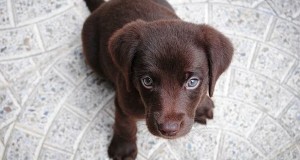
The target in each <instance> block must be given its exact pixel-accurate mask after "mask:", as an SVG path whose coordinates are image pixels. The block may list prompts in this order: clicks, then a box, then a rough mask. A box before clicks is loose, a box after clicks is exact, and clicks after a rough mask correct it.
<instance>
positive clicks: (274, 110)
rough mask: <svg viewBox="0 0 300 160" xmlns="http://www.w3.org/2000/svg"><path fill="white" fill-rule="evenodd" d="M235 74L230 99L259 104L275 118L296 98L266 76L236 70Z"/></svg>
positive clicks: (230, 89)
mask: <svg viewBox="0 0 300 160" xmlns="http://www.w3.org/2000/svg"><path fill="white" fill-rule="evenodd" d="M233 74H234V78H233V80H232V81H231V82H230V83H231V84H230V87H229V93H230V94H229V97H231V98H234V99H239V100H241V101H245V102H248V103H253V104H257V105H258V106H260V107H262V108H261V109H262V110H263V111H264V112H266V113H268V114H270V115H272V116H274V117H276V116H278V114H279V112H280V111H281V110H283V109H284V107H286V105H287V104H288V103H289V102H290V101H291V100H292V99H293V97H294V95H293V94H292V93H291V92H289V91H288V90H287V89H285V88H283V87H281V86H280V85H278V84H277V83H275V82H272V81H270V80H268V79H266V78H265V77H264V76H260V75H258V74H254V73H251V72H245V71H242V70H234V73H233Z"/></svg>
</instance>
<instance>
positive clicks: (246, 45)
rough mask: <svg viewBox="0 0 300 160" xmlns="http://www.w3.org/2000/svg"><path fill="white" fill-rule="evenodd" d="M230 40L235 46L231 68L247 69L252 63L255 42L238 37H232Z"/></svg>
mask: <svg viewBox="0 0 300 160" xmlns="http://www.w3.org/2000/svg"><path fill="white" fill-rule="evenodd" d="M230 40H231V42H232V43H233V46H234V55H233V59H232V62H231V66H236V67H241V68H247V67H248V66H249V65H250V63H251V58H252V56H253V50H254V47H255V41H254V40H250V39H246V38H240V37H237V36H230Z"/></svg>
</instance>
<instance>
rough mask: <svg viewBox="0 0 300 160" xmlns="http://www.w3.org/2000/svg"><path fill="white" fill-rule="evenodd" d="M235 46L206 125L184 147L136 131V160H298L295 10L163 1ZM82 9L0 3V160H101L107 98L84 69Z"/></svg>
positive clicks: (299, 71)
mask: <svg viewBox="0 0 300 160" xmlns="http://www.w3.org/2000/svg"><path fill="white" fill-rule="evenodd" d="M170 3H172V5H173V6H174V8H175V9H176V11H177V13H178V14H179V16H180V17H182V18H183V19H184V20H187V21H190V22H194V23H207V24H210V25H212V26H214V27H216V28H218V29H219V30H221V31H222V32H224V33H225V34H226V35H228V36H229V37H230V38H231V40H232V42H233V43H234V46H235V56H234V60H233V63H232V65H231V67H230V68H229V69H228V71H227V72H226V73H225V74H224V75H223V76H222V77H221V79H220V80H219V82H218V87H217V91H216V94H215V97H214V101H215V103H216V109H215V118H214V120H212V121H209V123H208V125H207V126H202V125H199V124H195V125H194V128H193V129H192V131H191V132H190V134H189V135H187V136H186V137H184V138H180V139H176V140H164V139H161V138H157V137H154V136H152V135H151V134H150V133H149V132H148V131H147V128H146V126H145V123H143V122H141V123H139V133H138V147H139V154H138V159H139V160H146V159H151V160H158V159H161V160H167V159H168V160H169V159H170V160H185V159H188V160H193V159H195V160H207V159H209V160H213V159H214V160H221V159H237V160H247V159H249V160H254V159H258V160H263V159H265V160H267V159H268V160H269V159H270V160H273V159H274V160H299V159H300V61H299V59H300V1H299V0H286V1H283V0H265V1H264V0H170ZM88 14H89V12H88V11H87V9H86V7H85V5H84V3H83V2H82V1H81V0H51V1H44V0H35V1H27V0H0V159H4V160H25V159H27V160H36V159H39V160H44V159H47V160H48V159H49V160H67V159H73V160H86V159H90V160H96V159H101V160H102V159H108V158H107V155H106V150H107V145H108V143H109V140H110V139H111V133H112V124H113V106H114V104H113V96H114V92H113V89H112V88H111V87H110V86H109V85H108V84H107V82H106V81H105V80H103V79H102V78H100V77H98V76H96V75H95V74H94V73H93V72H92V71H91V70H90V69H89V68H88V67H87V66H86V65H85V64H84V61H83V57H82V54H81V45H80V32H81V27H82V23H83V21H84V19H85V18H86V17H87V16H88Z"/></svg>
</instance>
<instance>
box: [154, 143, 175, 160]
mask: <svg viewBox="0 0 300 160" xmlns="http://www.w3.org/2000/svg"><path fill="white" fill-rule="evenodd" d="M166 159H168V160H177V158H176V157H175V156H174V155H173V154H172V152H171V151H170V149H169V147H168V145H167V144H166V143H164V144H162V145H161V146H160V147H159V148H158V149H157V150H156V151H155V152H154V153H153V154H152V156H151V157H150V158H149V160H166Z"/></svg>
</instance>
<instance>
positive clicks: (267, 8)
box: [256, 0, 276, 16]
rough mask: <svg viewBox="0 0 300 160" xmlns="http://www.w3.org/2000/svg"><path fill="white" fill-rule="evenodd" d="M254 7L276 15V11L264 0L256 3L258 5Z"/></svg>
mask: <svg viewBox="0 0 300 160" xmlns="http://www.w3.org/2000/svg"><path fill="white" fill-rule="evenodd" d="M256 9H257V10H259V11H262V12H265V13H268V14H270V15H274V16H276V12H275V11H274V9H273V8H272V7H271V6H270V4H269V3H268V2H267V1H265V0H263V1H262V2H261V3H260V4H258V6H256Z"/></svg>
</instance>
